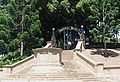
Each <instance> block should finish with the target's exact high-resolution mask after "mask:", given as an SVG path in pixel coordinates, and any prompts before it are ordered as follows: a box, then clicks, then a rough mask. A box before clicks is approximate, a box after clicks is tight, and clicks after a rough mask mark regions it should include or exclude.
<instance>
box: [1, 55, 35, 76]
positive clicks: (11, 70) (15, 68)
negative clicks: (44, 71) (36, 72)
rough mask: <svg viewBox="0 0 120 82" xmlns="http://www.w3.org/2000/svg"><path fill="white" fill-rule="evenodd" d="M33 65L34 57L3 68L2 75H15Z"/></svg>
mask: <svg viewBox="0 0 120 82" xmlns="http://www.w3.org/2000/svg"><path fill="white" fill-rule="evenodd" d="M34 64H35V59H34V55H32V56H30V57H28V58H26V59H24V60H21V61H19V62H17V63H15V64H13V65H5V66H4V67H3V73H4V74H15V73H17V72H19V71H21V70H23V69H25V68H27V67H29V66H31V65H34Z"/></svg>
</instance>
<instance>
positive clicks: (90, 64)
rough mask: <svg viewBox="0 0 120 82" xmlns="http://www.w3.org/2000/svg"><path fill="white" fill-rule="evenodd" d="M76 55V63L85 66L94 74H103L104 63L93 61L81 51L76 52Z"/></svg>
mask: <svg viewBox="0 0 120 82" xmlns="http://www.w3.org/2000/svg"><path fill="white" fill-rule="evenodd" d="M75 53H76V54H75V56H74V60H75V61H78V62H79V63H80V64H82V65H83V66H85V67H86V68H87V69H89V70H90V71H91V72H93V73H94V74H98V75H99V74H100V75H101V74H103V67H104V64H103V63H102V62H94V61H93V60H91V59H90V58H88V57H86V56H85V55H84V54H82V53H81V52H80V51H75Z"/></svg>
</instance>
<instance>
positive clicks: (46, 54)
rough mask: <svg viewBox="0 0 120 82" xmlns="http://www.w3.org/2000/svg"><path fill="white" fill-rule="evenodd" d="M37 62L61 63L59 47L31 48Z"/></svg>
mask: <svg viewBox="0 0 120 82" xmlns="http://www.w3.org/2000/svg"><path fill="white" fill-rule="evenodd" d="M33 52H34V55H35V58H36V62H37V64H40V65H41V64H44V65H45V64H61V63H62V62H61V52H62V49H61V48H36V49H33Z"/></svg>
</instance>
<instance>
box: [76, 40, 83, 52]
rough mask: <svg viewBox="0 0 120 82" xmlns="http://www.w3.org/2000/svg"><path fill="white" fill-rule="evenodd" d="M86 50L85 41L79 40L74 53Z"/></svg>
mask: <svg viewBox="0 0 120 82" xmlns="http://www.w3.org/2000/svg"><path fill="white" fill-rule="evenodd" d="M84 50H85V47H84V41H83V40H82V39H78V42H77V45H76V47H75V49H74V51H84Z"/></svg>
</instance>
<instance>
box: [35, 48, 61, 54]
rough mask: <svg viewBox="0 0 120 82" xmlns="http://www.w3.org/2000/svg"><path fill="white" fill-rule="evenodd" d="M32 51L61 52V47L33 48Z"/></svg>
mask: <svg viewBox="0 0 120 82" xmlns="http://www.w3.org/2000/svg"><path fill="white" fill-rule="evenodd" d="M33 52H34V53H39V52H59V53H60V52H62V49H61V48H36V49H33Z"/></svg>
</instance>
